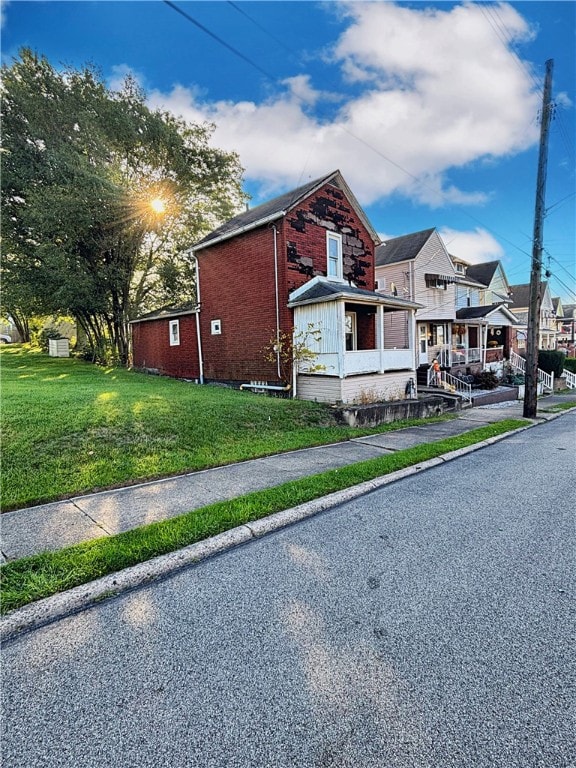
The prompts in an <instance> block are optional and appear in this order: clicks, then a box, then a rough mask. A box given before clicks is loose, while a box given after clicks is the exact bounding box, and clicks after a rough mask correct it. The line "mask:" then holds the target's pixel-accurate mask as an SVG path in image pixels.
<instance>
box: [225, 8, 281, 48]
mask: <svg viewBox="0 0 576 768" xmlns="http://www.w3.org/2000/svg"><path fill="white" fill-rule="evenodd" d="M228 5H231V6H232V8H234V10H235V11H238V13H241V14H242V16H245V17H246V18H247V19H248V20H249V21H251V22H252V24H254V26H256V27H258V29H260V30H261V31H262V32H264V34H265V35H268V37H269V38H270V39H272V40H274V42H275V43H277V44H278V45H281V46H282V48H284V50H285V51H288V53H289V54H291V55H294V51H293V50H292V49H291V48H288V46H287V45H286V44H285V43H284V42H283V41H282V40H280V38H278V37H276V36H275V35H273V34H272V32H270V31H269V30H268V29H266V27H263V26H262V24H260V23H259V22H258V21H256V19H254V18H253V17H252V16H250V15H249V14H248V13H246V11H245V10H244V9H243V8H240V6H238V5H236V3H233V2H232V0H228Z"/></svg>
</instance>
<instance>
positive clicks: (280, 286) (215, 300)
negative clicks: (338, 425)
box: [132, 171, 418, 402]
mask: <svg viewBox="0 0 576 768" xmlns="http://www.w3.org/2000/svg"><path fill="white" fill-rule="evenodd" d="M378 242H379V238H378V236H377V234H376V232H375V231H374V229H373V227H372V225H371V224H370V222H369V221H368V219H367V217H366V214H365V213H364V212H363V210H362V208H361V207H360V205H359V204H358V202H357V201H356V199H355V197H354V195H353V194H352V192H351V190H350V189H349V188H348V186H347V184H346V182H345V181H344V179H343V177H342V175H341V174H340V172H339V171H335V172H333V173H331V174H329V175H327V176H325V177H323V178H321V179H317V180H315V181H311V182H309V183H307V184H305V185H303V186H301V187H299V188H298V189H295V190H293V191H291V192H289V193H286V194H284V195H281V196H280V197H277V198H275V199H274V200H271V201H270V202H268V203H264V204H263V205H260V206H258V207H257V208H254V209H252V210H249V211H246V212H245V213H242V214H240V215H238V216H236V217H234V218H233V219H231V220H230V221H228V222H226V223H224V224H223V225H222V226H220V227H218V228H217V229H215V230H214V231H213V232H211V233H210V234H209V235H208V236H207V237H205V238H204V239H203V240H201V241H200V242H199V243H197V244H196V245H195V246H194V247H193V248H192V249H191V251H190V258H191V259H192V260H193V261H194V262H195V264H196V268H197V290H198V297H197V302H195V303H194V304H191V305H188V306H187V307H180V308H171V309H164V310H161V311H159V312H154V313H150V314H148V315H145V316H142V317H140V318H138V319H137V320H135V321H133V322H132V334H133V355H134V366H135V367H136V368H140V369H145V370H153V371H156V372H159V373H163V374H167V375H171V376H177V377H180V378H190V379H194V380H198V381H200V382H207V383H211V382H214V383H226V384H229V385H232V386H235V387H240V386H242V387H243V388H249V389H254V390H265V389H286V390H288V389H289V388H290V389H292V390H294V389H295V390H296V392H297V394H298V396H299V397H302V398H304V399H311V400H318V401H324V402H353V401H356V400H359V399H362V398H363V397H366V396H367V395H368V394H369V396H370V397H371V398H376V397H377V398H378V399H387V400H389V399H399V398H404V397H405V391H406V389H407V385H408V384H409V380H410V379H411V378H414V376H415V349H414V338H415V336H414V311H415V310H416V309H417V307H418V305H417V304H415V303H414V302H412V301H409V300H407V299H405V298H403V297H399V296H393V295H387V294H386V293H382V292H375V291H374V287H375V283H374V250H375V247H376V244H377V243H378ZM394 314H398V315H401V316H402V318H406V319H403V327H404V331H403V333H402V334H401V335H400V336H396V337H394V339H392V340H388V338H387V335H386V333H385V327H386V325H387V322H388V318H389V317H390V316H392V315H394ZM310 327H312V328H314V329H315V330H317V331H318V332H319V338H318V339H316V340H313V339H310V340H309V346H310V348H312V349H313V351H314V352H315V354H316V361H315V362H316V363H317V364H318V365H319V366H322V368H321V370H314V371H311V370H299V371H297V372H296V374H295V375H294V376H293V377H291V376H290V375H286V371H285V370H284V368H283V366H282V361H281V359H280V356H279V354H278V353H277V354H276V359H273V360H272V361H269V360H267V359H266V355H265V349H266V348H268V349H270V346H271V342H273V341H274V340H275V339H277V338H278V337H279V336H280V335H281V334H282V333H284V334H292V331H293V329H294V328H295V329H296V332H297V333H301V334H302V335H305V334H306V332H307V329H308V328H310ZM392 341H393V342H394V343H392Z"/></svg>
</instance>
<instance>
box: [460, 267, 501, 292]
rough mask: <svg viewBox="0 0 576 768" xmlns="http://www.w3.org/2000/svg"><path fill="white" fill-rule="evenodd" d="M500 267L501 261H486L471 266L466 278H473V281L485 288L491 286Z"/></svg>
mask: <svg viewBox="0 0 576 768" xmlns="http://www.w3.org/2000/svg"><path fill="white" fill-rule="evenodd" d="M499 265H500V262H499V261H486V262H484V263H483V264H470V266H469V267H468V269H467V270H466V277H471V278H472V279H473V280H476V281H478V282H479V283H482V284H483V285H485V286H489V285H490V282H491V281H492V278H493V277H494V274H495V273H496V270H497V269H498V266H499Z"/></svg>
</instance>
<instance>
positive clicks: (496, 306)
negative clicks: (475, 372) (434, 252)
mask: <svg viewBox="0 0 576 768" xmlns="http://www.w3.org/2000/svg"><path fill="white" fill-rule="evenodd" d="M452 258H453V260H454V263H455V268H456V271H462V270H459V265H464V270H463V271H464V275H463V276H460V277H459V282H458V284H457V286H456V307H457V310H456V320H457V322H456V324H455V326H457V327H458V330H457V332H456V336H458V331H459V332H466V330H467V332H468V352H467V353H466V356H464V355H463V354H462V351H461V350H462V349H463V350H466V348H467V345H466V343H465V342H466V339H458V338H457V341H456V345H453V361H456V360H458V358H460V364H462V363H463V362H464V364H469V363H473V362H476V360H477V359H478V358H480V360H481V361H482V364H483V366H484V367H487V368H498V367H501V366H499V364H500V363H502V362H503V360H504V359H507V358H508V357H509V356H510V351H511V349H513V348H514V346H515V340H516V326H517V325H518V320H517V318H516V317H515V316H514V314H513V313H512V312H511V311H510V310H509V309H508V308H507V303H508V302H509V301H510V285H509V283H508V280H507V278H506V273H505V272H504V268H503V267H502V264H501V263H500V261H487V262H483V263H481V264H466V263H465V262H462V260H458V259H456V257H452ZM460 321H461V322H460ZM463 323H466V324H467V325H468V328H467V329H466V327H465V326H464V325H463ZM475 326H476V328H477V332H474V331H472V336H473V337H474V336H478V338H479V339H480V348H479V349H477V350H474V347H473V345H470V343H469V342H470V331H471V329H472V328H473V327H475ZM471 356H472V357H473V358H476V360H475V359H470V357H471ZM463 357H465V359H464V360H462V358H463Z"/></svg>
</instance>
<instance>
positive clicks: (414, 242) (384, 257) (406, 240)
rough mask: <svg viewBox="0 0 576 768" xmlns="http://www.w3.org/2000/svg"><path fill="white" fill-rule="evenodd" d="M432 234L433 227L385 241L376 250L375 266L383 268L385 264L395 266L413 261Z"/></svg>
mask: <svg viewBox="0 0 576 768" xmlns="http://www.w3.org/2000/svg"><path fill="white" fill-rule="evenodd" d="M433 232H434V227H432V229H423V230H422V231H421V232H413V233H412V234H410V235H402V236H401V237H394V238H393V239H392V240H386V242H384V243H382V244H381V245H379V246H377V248H376V251H375V255H376V266H377V267H383V266H385V265H386V264H396V263H397V262H399V261H410V260H411V259H415V258H416V256H418V254H419V253H420V251H421V250H422V248H423V247H424V245H425V244H426V241H427V240H428V239H429V237H430V235H431V234H432V233H433Z"/></svg>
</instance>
